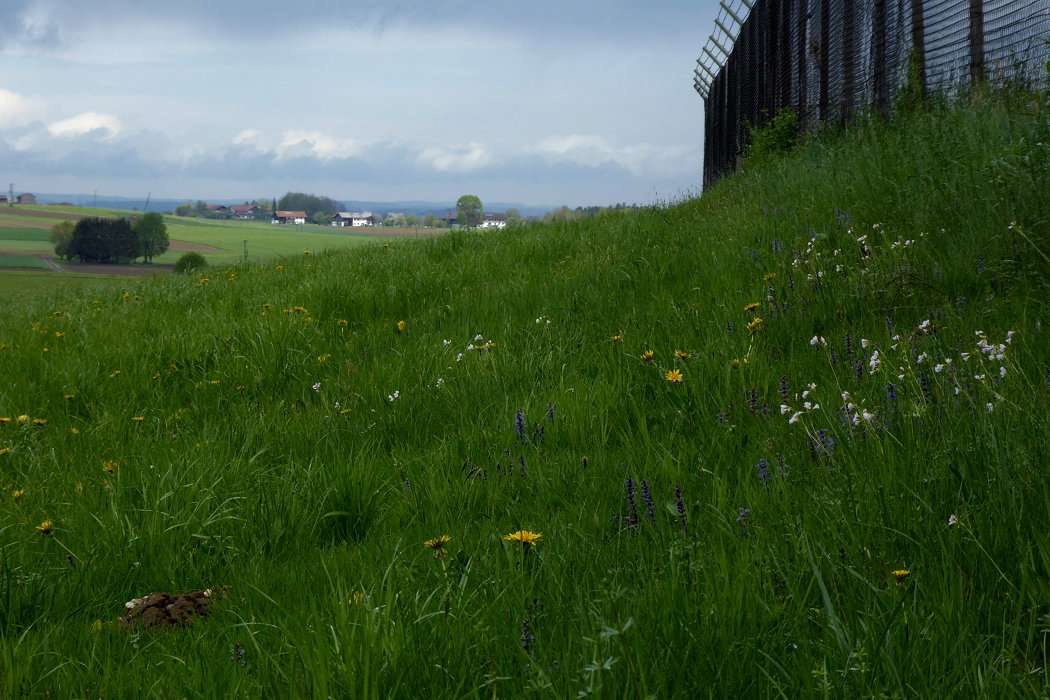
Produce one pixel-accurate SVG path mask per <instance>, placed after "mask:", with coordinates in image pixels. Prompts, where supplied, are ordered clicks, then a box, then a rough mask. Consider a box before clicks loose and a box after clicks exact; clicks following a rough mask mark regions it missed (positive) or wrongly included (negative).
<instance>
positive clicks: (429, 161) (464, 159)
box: [418, 143, 493, 173]
mask: <svg viewBox="0 0 1050 700" xmlns="http://www.w3.org/2000/svg"><path fill="white" fill-rule="evenodd" d="M418 160H419V163H420V165H424V166H426V167H430V168H433V169H434V170H437V171H438V172H443V173H445V172H458V173H468V172H472V171H475V170H479V169H481V168H484V167H486V166H488V165H491V164H492V162H493V157H492V154H491V153H489V151H488V150H487V149H486V148H485V147H484V146H483V145H482V144H480V143H470V144H466V145H463V146H449V147H431V148H425V149H423V151H422V152H421V153H420V154H419V158H418Z"/></svg>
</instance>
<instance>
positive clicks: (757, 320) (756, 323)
mask: <svg viewBox="0 0 1050 700" xmlns="http://www.w3.org/2000/svg"><path fill="white" fill-rule="evenodd" d="M762 323H763V322H762V317H761V316H755V317H754V318H753V319H751V322H750V323H745V324H744V326H745V327H746V328H747V329H748V330H749V331H751V332H752V333H754V332H755V331H757V330H758V329H759V327H760V326H761V325H762Z"/></svg>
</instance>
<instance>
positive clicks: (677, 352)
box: [674, 350, 692, 360]
mask: <svg viewBox="0 0 1050 700" xmlns="http://www.w3.org/2000/svg"><path fill="white" fill-rule="evenodd" d="M674 356H675V357H677V358H678V359H679V360H688V359H689V358H690V357H692V355H690V354H689V353H687V352H686V351H685V350H675V351H674Z"/></svg>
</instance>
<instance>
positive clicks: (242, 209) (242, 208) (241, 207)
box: [230, 204, 259, 214]
mask: <svg viewBox="0 0 1050 700" xmlns="http://www.w3.org/2000/svg"><path fill="white" fill-rule="evenodd" d="M230 208H231V209H233V211H234V212H236V213H238V214H247V213H248V212H250V211H258V210H259V207H258V205H255V204H234V205H233V206H232V207H230Z"/></svg>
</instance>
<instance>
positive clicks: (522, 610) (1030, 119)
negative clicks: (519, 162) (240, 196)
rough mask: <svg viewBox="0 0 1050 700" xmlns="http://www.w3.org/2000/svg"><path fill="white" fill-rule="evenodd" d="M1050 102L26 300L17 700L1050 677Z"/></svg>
mask: <svg viewBox="0 0 1050 700" xmlns="http://www.w3.org/2000/svg"><path fill="white" fill-rule="evenodd" d="M1037 106H1038V107H1040V108H1039V109H1037V108H1036V107H1037ZM1046 114H1047V111H1046V108H1045V105H1034V104H1026V103H1024V102H1021V101H1018V100H1007V101H998V102H994V101H988V102H987V103H984V104H975V105H972V106H966V107H957V108H951V109H948V108H945V109H941V110H938V111H935V112H932V113H928V114H920V115H915V116H912V117H908V118H907V119H903V120H901V121H900V122H898V123H896V124H894V125H891V126H887V125H884V124H879V123H874V122H873V123H863V124H859V125H857V126H855V127H852V128H851V130H850V132H849V133H843V134H837V135H825V136H823V137H821V138H817V139H815V140H814V141H813V142H812V143H811V144H809V145H808V146H807V147H806V148H804V149H802V150H800V151H799V152H797V153H794V154H790V155H788V156H786V157H784V158H780V159H774V160H770V161H768V162H766V163H763V164H761V165H758V166H755V167H752V168H749V169H746V172H745V173H743V174H742V175H740V176H737V177H734V178H730V179H728V180H726V181H724V182H722V183H721V184H719V185H718V186H717V187H715V188H712V190H711V191H709V192H707V193H706V194H705V195H704V196H703V197H702V198H700V199H698V200H693V201H686V202H680V203H675V204H673V205H668V206H666V207H660V208H655V209H652V210H648V211H642V212H624V213H618V214H616V215H609V216H604V217H599V218H597V219H595V220H591V221H583V222H572V223H564V224H555V225H551V226H543V227H540V226H536V227H528V228H526V229H525V230H518V231H514V232H496V233H491V232H463V231H459V232H454V233H451V234H449V235H447V236H445V237H442V238H438V239H430V240H422V241H406V242H391V243H389V244H386V245H384V244H373V245H366V246H363V247H361V248H358V249H356V250H352V251H346V252H332V253H327V254H324V255H315V254H311V255H302V256H300V257H299V258H298V259H294V260H292V259H288V260H284V261H281V262H273V263H268V264H253V265H248V266H231V267H227V268H222V269H218V270H210V271H208V272H207V273H206V275H205V276H194V277H189V278H183V277H174V278H170V279H147V280H141V281H129V282H128V284H127V286H126V288H125V289H123V290H118V289H115V288H114V289H103V288H99V289H96V290H94V291H93V292H92V293H91V294H88V295H85V296H71V295H67V296H65V297H62V298H57V297H56V298H53V299H45V300H42V301H40V302H39V303H34V304H32V305H29V306H28V307H26V308H22V309H11V310H9V311H8V312H7V313H6V314H4V316H3V317H2V319H0V347H2V348H3V349H2V350H0V363H2V364H0V367H2V372H3V375H4V379H5V381H4V383H3V384H2V385H0V416H3V417H7V418H10V420H9V421H8V422H6V423H4V424H2V425H0V450H4V454H3V455H0V470H2V471H0V475H2V478H0V485H2V486H3V488H4V489H5V491H4V494H3V500H2V501H0V503H2V505H0V533H2V537H0V542H2V543H3V544H0V683H2V684H3V686H2V690H0V694H5V695H9V696H18V695H45V694H50V695H52V696H89V695H90V696H128V697H130V696H135V697H139V696H143V697H145V696H150V697H181V696H197V695H204V696H216V697H218V696H223V697H232V696H302V697H328V696H332V697H391V696H397V697H458V696H465V697H477V696H486V697H488V696H519V695H527V694H535V695H545V696H552V697H571V696H578V697H583V696H591V695H593V696H599V697H620V696H631V697H650V696H652V697H689V698H692V697H698V696H712V697H714V696H717V697H722V696H728V695H744V696H747V697H766V696H787V697H810V696H827V697H832V696H834V697H853V696H868V695H886V696H894V697H950V696H956V695H959V696H989V697H1011V696H1032V695H1037V694H1044V693H1046V692H1047V688H1048V676H1047V671H1046V668H1047V665H1046V641H1045V639H1046V630H1047V629H1050V588H1048V586H1047V583H1048V567H1050V544H1048V542H1050V541H1048V540H1047V538H1046V536H1045V533H1046V532H1047V530H1048V526H1050V489H1048V487H1047V482H1046V479H1045V468H1046V458H1045V456H1044V455H1045V447H1046V445H1047V444H1048V438H1050V430H1048V424H1047V415H1048V410H1047V409H1048V403H1050V401H1048V398H1050V387H1048V379H1050V377H1048V374H1047V373H1048V362H1050V352H1048V346H1050V344H1048V341H1047V337H1046V332H1047V329H1046V324H1047V323H1048V321H1050V319H1048V318H1047V300H1048V299H1050V295H1048V293H1047V292H1048V290H1047V272H1048V259H1047V257H1046V255H1047V254H1048V253H1050V235H1048V218H1047V205H1046V192H1048V191H1050V158H1048V157H1046V156H1047V153H1046V149H1047V146H1046V144H1047V143H1048V142H1050V125H1048V123H1047V117H1046ZM752 304H755V305H756V306H755V307H754V308H753V310H750V311H745V309H746V308H750V306H751V305H752ZM756 319H761V321H760V322H759V321H756ZM401 321H403V322H404V324H403V327H401V328H399V322H401ZM749 327H750V328H749ZM647 351H651V352H652V355H651V357H649V356H648V355H647ZM676 351H678V353H677V354H676ZM876 352H877V353H878V356H877V358H876ZM647 358H648V359H647ZM873 358H875V359H873ZM673 370H677V371H678V372H680V375H681V378H682V381H681V382H677V383H676V382H672V381H669V379H668V377H669V376H670V377H672V378H674V377H677V376H678V375H677V374H675V373H672V371H673ZM814 385H815V386H814ZM806 402H809V408H807V407H806ZM816 404H819V406H817V405H816ZM796 414H797V417H796ZM20 417H22V418H20ZM628 480H630V490H631V492H632V493H633V504H632V502H631V501H630V500H629V499H628V497H627V493H628V486H627V482H628ZM16 493H17V495H18V496H19V497H18V498H17V499H16V498H15V495H16ZM679 493H680V494H681V498H680V500H679V499H678V498H677V496H676V494H679ZM683 513H684V518H683V515H682V514H683ZM45 520H47V521H51V523H52V527H53V530H52V532H51V534H50V535H44V534H41V533H40V532H38V530H37V528H38V526H39V525H41V524H42V523H43V521H45ZM949 522H951V524H949ZM522 529H524V530H527V531H531V532H534V533H542V539H540V540H539V541H538V542H537V544H536V545H535V546H530V545H523V544H520V543H517V542H510V541H507V540H506V539H505V537H506V536H507V535H509V534H511V533H514V532H517V531H519V530H522ZM440 535H448V536H450V537H451V540H450V541H449V542H448V544H447V545H446V546H445V547H444V549H443V550H441V553H446V556H443V557H435V556H434V552H433V551H432V550H430V549H428V548H427V547H425V546H424V542H425V541H427V540H430V539H432V538H436V537H438V536H440ZM894 572H898V575H895V573H894ZM904 572H907V573H904ZM898 578H899V579H900V580H898ZM220 586H229V587H230V588H229V593H228V595H227V596H226V597H225V598H224V599H222V600H221V601H219V602H218V603H216V604H215V606H214V609H213V612H212V614H211V615H210V616H209V617H208V618H207V619H201V620H198V621H197V622H195V623H194V624H192V625H190V626H189V627H188V628H185V629H177V630H141V629H125V628H123V627H122V626H120V625H119V624H118V623H116V622H115V620H116V618H117V617H118V616H119V615H120V614H121V613H122V612H123V611H124V602H125V601H128V600H130V599H132V598H136V597H140V596H143V595H145V594H147V593H149V592H151V591H161V590H163V591H170V592H179V591H185V590H191V589H199V588H207V587H213V588H217V587H220Z"/></svg>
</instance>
